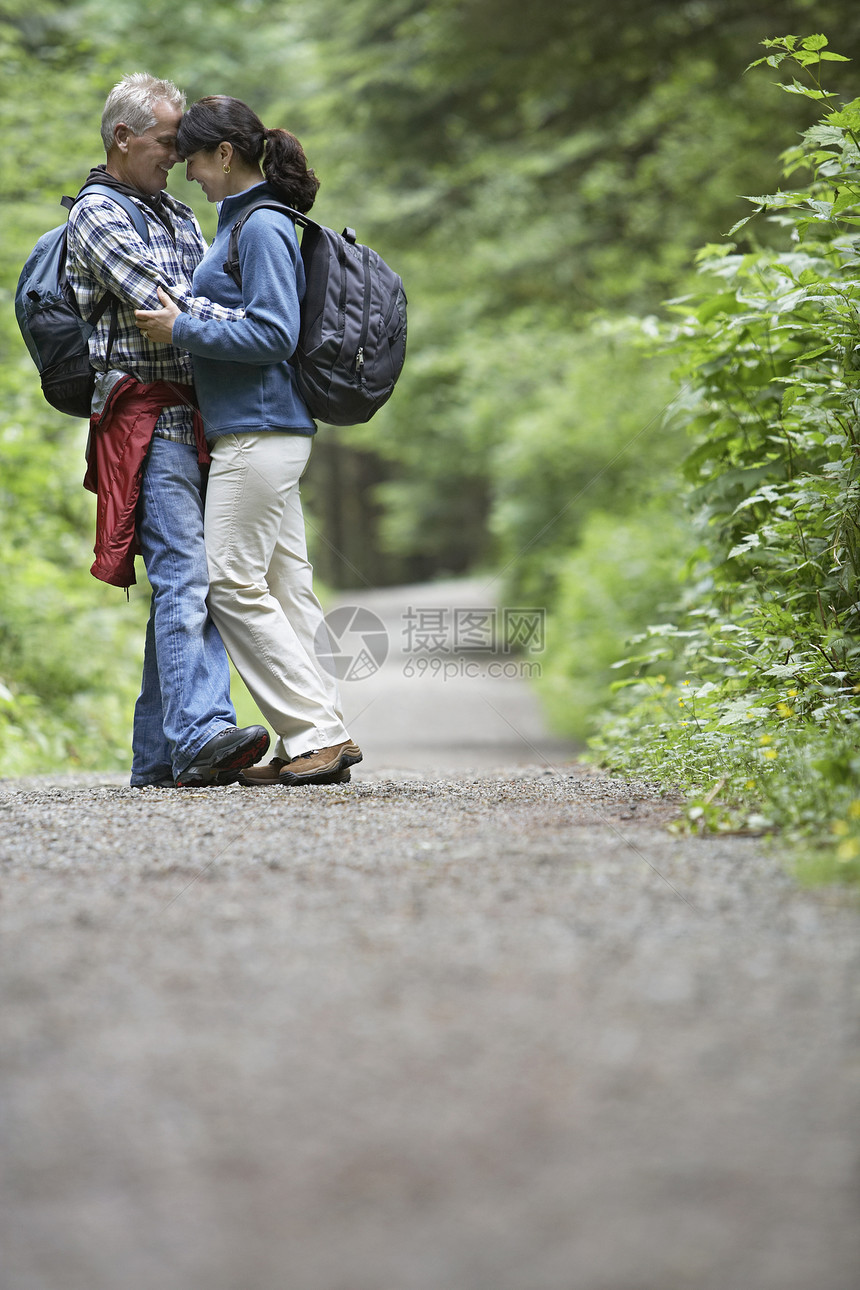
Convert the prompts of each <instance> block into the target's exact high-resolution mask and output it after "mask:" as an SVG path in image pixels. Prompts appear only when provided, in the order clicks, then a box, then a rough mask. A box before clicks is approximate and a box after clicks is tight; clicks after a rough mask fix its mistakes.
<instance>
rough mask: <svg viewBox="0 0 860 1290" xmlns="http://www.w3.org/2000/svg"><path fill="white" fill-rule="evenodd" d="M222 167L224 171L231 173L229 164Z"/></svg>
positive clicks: (227, 173) (226, 173)
mask: <svg viewBox="0 0 860 1290" xmlns="http://www.w3.org/2000/svg"><path fill="white" fill-rule="evenodd" d="M221 169H222V170H223V171H224V174H225V175H229V173H230V167H229V166H222V167H221Z"/></svg>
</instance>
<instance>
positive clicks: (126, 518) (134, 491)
mask: <svg viewBox="0 0 860 1290" xmlns="http://www.w3.org/2000/svg"><path fill="white" fill-rule="evenodd" d="M177 403H188V404H189V405H192V406H193V404H194V391H193V389H192V387H191V386H190V385H174V384H172V383H169V382H167V381H152V382H150V383H149V384H148V385H144V384H142V383H141V382H140V381H136V380H135V379H134V377H133V376H127V377H125V378H124V379H123V380H121V381H117V383H116V385H115V386H114V387H113V389H112V390H111V392H110V395H109V397H108V401H107V403H106V404H105V407H104V410H103V412H102V414H101V416H97V417H91V419H90V441H89V443H88V445H87V473H86V475H85V476H84V488H88V489H89V490H90V492H91V493H95V494H96V496H97V498H98V501H97V504H96V544H95V548H94V549H95V557H96V558H95V561H94V563H93V565H92V567H91V568H90V573H91V574H92V575H93V577H94V578H99V579H100V580H101V581H102V582H109V583H111V585H112V586H114V587H125V588H126V589H127V588H128V587H131V586H133V585H134V583H135V582H136V581H137V579H136V577H135V574H134V557H135V556H136V555H139V554H140V545H139V543H138V540H137V534H136V531H135V524H136V513H137V500H138V497H139V496H140V480H141V476H142V474H143V463H144V461H145V460H146V454H147V452H148V451H149V445H150V443H151V441H152V434H153V431H154V430H155V423H156V422H157V420H158V418H159V416H160V415H161V412H162V409H163V408H167V407H175V406H176V404H177ZM194 432H195V435H196V438H197V456H198V460H199V461H200V463H201V464H207V463H208V462H209V460H210V458H209V452H208V450H207V448H206V439H205V436H204V434H203V426H202V422H201V419H200V415H199V413H197V412H195V414H194Z"/></svg>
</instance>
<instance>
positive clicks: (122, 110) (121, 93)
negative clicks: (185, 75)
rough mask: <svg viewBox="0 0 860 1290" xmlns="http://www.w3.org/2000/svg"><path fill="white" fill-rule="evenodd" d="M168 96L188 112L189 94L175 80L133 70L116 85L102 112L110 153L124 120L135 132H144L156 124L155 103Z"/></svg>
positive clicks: (104, 140) (106, 141)
mask: <svg viewBox="0 0 860 1290" xmlns="http://www.w3.org/2000/svg"><path fill="white" fill-rule="evenodd" d="M162 99H167V101H168V102H169V103H172V104H173V106H174V107H176V108H178V109H179V111H180V112H184V111H185V95H184V94H183V93H182V91H181V90H178V89H177V88H176V86H175V85H174V84H173V81H160V80H158V78H157V77H155V76H150V75H149V72H131V73H130V74H129V75H128V76H124V77H123V78H122V80H121V81H119V82H118V84H116V85H115V86H114V87H113V89H112V90H111V92H110V94H109V95H108V96H107V102H106V103H105V107H104V112H102V143H103V144H104V146H105V152H110V150H111V148H112V147H113V146H114V144H115V142H116V140H115V139H114V131H115V130H116V128H117V126H118V125H119V124H120V122H123V123H124V124H125V125H127V126H128V128H129V130H131V132H132V134H143V132H144V130H148V129H149V127H150V126H152V125H155V121H156V117H155V104H156V103H160V102H161V100H162Z"/></svg>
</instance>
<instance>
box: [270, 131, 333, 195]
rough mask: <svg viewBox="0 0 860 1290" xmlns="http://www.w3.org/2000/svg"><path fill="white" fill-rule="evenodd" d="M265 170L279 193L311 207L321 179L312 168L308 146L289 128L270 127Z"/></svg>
mask: <svg viewBox="0 0 860 1290" xmlns="http://www.w3.org/2000/svg"><path fill="white" fill-rule="evenodd" d="M264 137H265V140H266V151H265V153H264V155H263V174H264V175H265V176H266V180H267V182H268V183H269V184H271V186H272V188H274V189H275V190H276V192H277V194H278V196H279V197H280V198H281V199H282V200H283V201H285V202H286V204H287V205H288V206H292V207H293V208H294V209H295V210H297V211H302V212H303V213H304V212H306V211H309V210H310V208H311V207H312V206H313V204H314V199H315V198H316V195H317V190H318V189H319V186H320V181H319V180H318V179H317V177H316V175H315V174H314V172H313V171H312V170H310V169H309V168H308V161H307V157H306V156H305V152H304V148H303V147H302V145H301V144H300V143H299V141H298V139H297V138H296V136H295V135H294V134H290V132H289V130H266V131H264Z"/></svg>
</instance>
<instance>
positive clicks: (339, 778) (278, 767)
mask: <svg viewBox="0 0 860 1290" xmlns="http://www.w3.org/2000/svg"><path fill="white" fill-rule="evenodd" d="M288 764H289V763H288V762H285V761H282V760H281V758H280V757H273V758H272V760H271V761H270V762H267V763H266V765H265V766H248V767H247V768H246V769H245V770H243V771H242V772H241V773H240V775H239V783H240V784H245V785H246V786H247V787H248V788H271V787H272V786H273V785H275V784H280V785H281V787H283V783H284V781H283V780H282V779H281V778H280V773H279V772H280V771H282V770H283V768H284V767H285V766H287V765H288ZM350 779H351V775H350V770H349V767H348V766H347V767H346V768H345V769H344V770H341V771H338V772H337V773H336V774H335V775H334V776H333V777H332V778H330V779H326V780H319V779H318V780H314V783H315V784H322V783H325V784H348V783H349V781H350Z"/></svg>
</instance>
